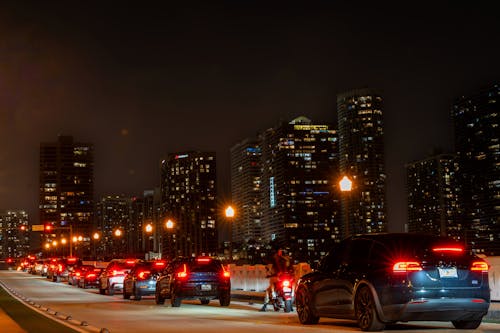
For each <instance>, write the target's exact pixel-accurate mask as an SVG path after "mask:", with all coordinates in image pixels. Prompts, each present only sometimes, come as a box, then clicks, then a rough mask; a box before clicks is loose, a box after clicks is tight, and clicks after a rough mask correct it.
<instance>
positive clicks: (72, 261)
mask: <svg viewBox="0 0 500 333" xmlns="http://www.w3.org/2000/svg"><path fill="white" fill-rule="evenodd" d="M75 262H76V258H68V263H70V264H74V263H75Z"/></svg>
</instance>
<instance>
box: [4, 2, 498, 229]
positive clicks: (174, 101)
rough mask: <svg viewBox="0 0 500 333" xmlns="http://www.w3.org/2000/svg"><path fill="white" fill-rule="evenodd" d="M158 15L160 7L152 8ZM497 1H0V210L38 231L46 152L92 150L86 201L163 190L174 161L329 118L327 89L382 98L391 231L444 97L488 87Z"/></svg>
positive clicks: (436, 130)
mask: <svg viewBox="0 0 500 333" xmlns="http://www.w3.org/2000/svg"><path fill="white" fill-rule="evenodd" d="M160 4H161V7H158V6H160ZM488 6H490V7H492V6H493V2H489V3H481V4H480V5H478V4H457V3H453V2H449V3H448V2H445V3H440V4H435V3H432V5H431V3H430V2H429V3H422V2H419V4H418V7H414V8H409V9H407V8H403V6H401V7H397V6H394V5H391V4H380V3H377V4H374V3H366V4H361V3H354V4H352V3H348V2H347V1H342V2H335V3H333V2H326V1H318V2H313V3H311V2H307V3H306V2H302V3H298V4H290V3H287V2H281V1H280V2H274V3H273V4H271V5H270V4H269V3H267V2H259V1H257V2H246V1H239V2H229V1H226V2H219V1H217V2H211V3H208V2H188V3H187V4H183V5H171V4H168V5H166V4H164V3H156V2H148V3H146V4H142V3H141V5H137V6H125V5H120V4H116V5H113V4H111V3H109V4H104V5H103V4H102V3H98V2H92V1H90V2H85V3H74V4H68V3H67V2H59V1H52V2H50V3H45V2H44V3H42V2H36V1H33V2H23V3H17V2H7V3H3V4H2V5H1V7H0V40H2V43H1V44H0V126H2V127H1V130H0V139H1V140H0V207H1V208H3V209H27V210H28V211H29V213H30V215H31V217H30V219H31V220H32V221H33V222H34V223H35V222H37V221H36V219H37V205H38V154H39V145H40V143H41V142H47V141H49V142H50V141H55V140H56V139H57V136H58V135H60V134H62V135H72V136H74V137H75V139H76V140H78V141H83V142H90V143H93V144H94V145H95V154H96V155H95V190H96V195H97V196H100V195H104V194H109V193H111V194H115V193H116V194H119V193H124V194H127V195H134V194H135V195H139V194H141V193H142V191H143V190H145V189H150V188H153V187H156V186H158V184H159V163H160V160H161V159H162V158H163V157H164V156H165V155H166V154H167V153H171V152H178V151H185V150H210V151H216V152H217V169H218V182H219V184H218V185H219V196H221V197H224V196H226V197H227V196H228V195H229V194H228V188H229V148H230V147H231V146H232V145H233V144H235V143H236V142H238V141H239V140H242V139H244V138H246V137H248V136H252V135H254V134H255V133H257V132H260V131H263V130H265V129H266V128H268V127H270V126H273V125H274V124H275V123H276V122H277V121H278V120H280V119H283V120H291V119H292V118H294V117H297V116H299V115H304V116H306V117H308V118H310V119H312V120H313V121H314V122H316V123H321V122H333V123H335V122H336V119H337V115H336V95H337V94H339V93H342V92H344V91H346V90H350V89H353V88H361V87H369V88H375V89H379V90H380V91H381V95H382V96H383V97H384V108H383V112H384V121H385V123H384V130H385V154H386V156H385V158H386V172H387V175H388V181H387V187H388V192H387V198H388V211H389V218H388V223H389V229H390V230H391V231H401V230H403V223H404V222H405V221H406V197H405V196H406V194H405V188H404V186H405V169H404V165H405V163H408V162H410V161H412V160H416V159H421V158H424V157H426V156H427V155H428V154H430V153H431V152H432V151H433V150H434V149H436V148H439V149H442V150H444V151H451V150H452V149H453V142H452V140H453V139H452V137H453V134H452V130H453V129H452V122H451V117H450V108H451V104H452V102H453V100H454V99H455V98H458V97H459V96H461V95H467V94H470V93H473V92H475V91H477V90H478V89H479V88H481V87H482V86H484V85H488V84H491V83H492V82H494V81H495V80H498V77H499V74H500V64H499V63H498V61H496V60H497V59H499V56H500V48H499V45H498V43H497V39H498V37H497V36H498V34H499V30H500V26H499V25H498V23H497V19H496V12H495V11H494V10H492V8H490V7H488ZM431 9H432V10H431Z"/></svg>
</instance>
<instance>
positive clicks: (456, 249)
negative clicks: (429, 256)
mask: <svg viewBox="0 0 500 333" xmlns="http://www.w3.org/2000/svg"><path fill="white" fill-rule="evenodd" d="M432 251H434V252H448V253H450V252H451V253H462V252H464V249H463V248H462V247H459V246H442V247H435V248H433V249H432Z"/></svg>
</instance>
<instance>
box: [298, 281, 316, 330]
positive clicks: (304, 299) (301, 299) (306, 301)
mask: <svg viewBox="0 0 500 333" xmlns="http://www.w3.org/2000/svg"><path fill="white" fill-rule="evenodd" d="M295 297H296V298H295V302H296V304H295V306H296V308H297V316H298V317H299V321H300V323H301V324H303V325H314V324H317V323H318V322H319V317H318V316H316V315H315V314H314V309H313V308H312V305H311V303H312V300H311V294H310V293H309V290H307V288H306V287H304V286H300V287H299V289H297V293H296V295H295Z"/></svg>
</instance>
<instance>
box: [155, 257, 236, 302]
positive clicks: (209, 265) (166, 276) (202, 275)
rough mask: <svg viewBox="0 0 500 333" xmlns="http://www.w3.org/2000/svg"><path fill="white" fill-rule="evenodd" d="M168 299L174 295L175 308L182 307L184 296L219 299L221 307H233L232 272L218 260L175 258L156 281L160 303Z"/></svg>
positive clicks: (157, 298) (188, 297) (156, 297)
mask: <svg viewBox="0 0 500 333" xmlns="http://www.w3.org/2000/svg"><path fill="white" fill-rule="evenodd" d="M166 298H170V302H171V304H172V306H173V307H179V306H180V305H181V301H182V300H183V299H199V300H200V302H201V304H208V303H209V302H210V300H212V299H218V300H219V303H220V305H221V306H229V303H230V302H231V279H230V273H229V271H228V270H226V269H225V267H224V265H222V263H221V261H220V260H218V259H214V258H209V257H197V258H178V259H175V260H173V261H172V262H170V263H169V264H168V265H167V267H166V268H165V269H164V270H163V271H162V272H161V273H160V276H159V277H158V280H157V281H156V291H155V301H156V304H164V303H165V299H166Z"/></svg>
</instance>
